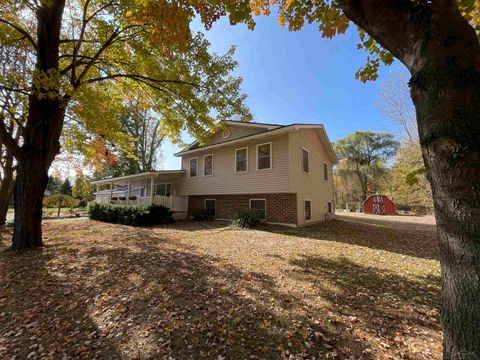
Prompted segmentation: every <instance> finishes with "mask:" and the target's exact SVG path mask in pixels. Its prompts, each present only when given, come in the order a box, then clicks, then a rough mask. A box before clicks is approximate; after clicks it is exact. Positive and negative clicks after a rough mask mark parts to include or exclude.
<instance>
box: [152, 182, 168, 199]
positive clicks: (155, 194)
mask: <svg viewBox="0 0 480 360" xmlns="http://www.w3.org/2000/svg"><path fill="white" fill-rule="evenodd" d="M160 185H170V196H172V183H159V184H155V193H154V196H166V195H157V188H158V186H160ZM165 190H167V187H166V186H165Z"/></svg>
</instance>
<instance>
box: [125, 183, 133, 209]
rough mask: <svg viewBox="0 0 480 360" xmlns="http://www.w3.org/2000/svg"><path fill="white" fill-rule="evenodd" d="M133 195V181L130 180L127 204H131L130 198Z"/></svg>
mask: <svg viewBox="0 0 480 360" xmlns="http://www.w3.org/2000/svg"><path fill="white" fill-rule="evenodd" d="M131 194H132V180H128V191H127V201H126V203H127V204H130V196H131Z"/></svg>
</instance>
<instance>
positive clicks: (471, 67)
mask: <svg viewBox="0 0 480 360" xmlns="http://www.w3.org/2000/svg"><path fill="white" fill-rule="evenodd" d="M440 25H446V26H440ZM465 25H466V21H465V20H464V19H463V18H462V17H461V16H460V14H458V16H457V17H454V16H448V18H442V17H441V16H440V15H439V16H438V17H437V18H435V19H434V27H433V32H434V33H433V37H432V39H431V41H429V43H428V44H426V45H427V46H425V49H424V50H423V56H420V57H419V59H418V60H417V61H416V66H415V67H414V68H413V70H414V71H413V72H412V79H411V81H410V83H411V93H412V99H413V101H414V104H415V107H416V109H417V121H418V126H419V135H420V143H421V146H422V153H423V158H424V161H425V164H426V166H427V169H428V179H429V181H430V183H431V185H432V191H433V198H434V205H435V216H436V220H437V227H438V238H439V248H440V260H441V270H442V320H443V331H444V358H445V359H480V45H479V43H478V40H477V37H476V35H475V33H474V31H473V29H472V28H471V27H470V28H469V27H468V26H465Z"/></svg>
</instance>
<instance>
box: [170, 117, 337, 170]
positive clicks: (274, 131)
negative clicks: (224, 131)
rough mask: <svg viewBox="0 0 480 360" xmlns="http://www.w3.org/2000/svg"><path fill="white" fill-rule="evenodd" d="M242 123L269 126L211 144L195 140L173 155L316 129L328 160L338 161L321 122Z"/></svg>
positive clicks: (182, 154) (193, 152)
mask: <svg viewBox="0 0 480 360" xmlns="http://www.w3.org/2000/svg"><path fill="white" fill-rule="evenodd" d="M235 123H238V122H235ZM242 124H255V125H260V126H264V127H270V128H267V129H266V131H262V132H259V133H256V134H251V135H245V136H241V137H238V138H234V139H227V140H225V141H221V142H218V143H215V144H212V145H205V146H194V145H195V144H198V143H197V142H195V143H193V144H191V145H190V146H188V147H186V148H185V149H183V150H182V151H180V152H177V153H175V154H174V155H175V156H184V155H190V154H195V153H198V152H200V151H203V150H207V149H208V150H210V149H216V148H220V147H223V146H229V145H233V144H237V143H241V142H244V141H250V140H257V139H262V138H264V137H267V136H270V135H280V134H284V133H288V132H290V131H294V130H300V129H315V130H317V133H318V135H319V137H320V139H321V140H322V143H323V144H324V145H325V149H326V151H327V153H328V156H329V157H330V160H331V161H332V162H333V163H334V164H336V163H337V162H338V158H337V155H336V154H335V150H334V149H333V146H332V143H331V142H330V140H329V138H328V135H327V133H326V131H325V128H324V127H323V125H322V124H290V125H278V124H277V125H275V124H259V123H242Z"/></svg>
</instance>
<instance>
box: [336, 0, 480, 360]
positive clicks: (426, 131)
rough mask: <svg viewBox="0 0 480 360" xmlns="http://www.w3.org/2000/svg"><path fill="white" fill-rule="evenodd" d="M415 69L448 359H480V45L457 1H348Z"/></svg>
mask: <svg viewBox="0 0 480 360" xmlns="http://www.w3.org/2000/svg"><path fill="white" fill-rule="evenodd" d="M340 6H341V7H342V9H343V10H344V12H345V14H346V15H347V17H349V19H351V20H352V21H353V22H355V23H356V24H357V25H359V26H361V27H362V28H363V29H365V30H366V31H367V32H368V33H369V34H370V35H371V36H372V37H373V38H374V39H375V40H377V41H378V42H379V43H380V44H381V45H382V46H384V47H385V48H386V49H388V50H389V51H390V52H392V54H393V55H394V56H395V57H397V58H398V59H400V60H401V61H402V62H403V63H404V64H405V66H406V67H407V68H408V69H409V70H410V73H411V75H412V78H411V80H410V88H411V95H412V100H413V102H414V105H415V108H416V114H417V122H418V131H419V138H420V143H421V147H422V154H423V158H424V161H425V165H426V167H427V170H428V179H429V181H430V184H431V186H432V191H433V197H434V207H435V217H436V220H437V229H438V239H439V250H440V263H441V272H442V327H443V343H444V344H443V345H444V355H443V356H444V359H448V360H450V359H455V360H461V359H468V360H471V359H480V44H479V40H478V37H477V34H476V33H475V31H474V29H473V27H472V26H471V25H470V24H469V23H468V22H467V21H466V20H465V19H464V18H463V16H462V15H461V13H460V11H459V9H458V6H457V4H456V2H455V1H453V0H435V1H432V2H431V3H429V2H418V3H414V2H410V1H385V0H364V1H357V0H340Z"/></svg>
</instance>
